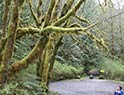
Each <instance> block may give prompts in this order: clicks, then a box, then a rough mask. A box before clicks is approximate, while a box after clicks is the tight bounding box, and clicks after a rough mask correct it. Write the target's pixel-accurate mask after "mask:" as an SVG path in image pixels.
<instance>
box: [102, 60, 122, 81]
mask: <svg viewBox="0 0 124 95" xmlns="http://www.w3.org/2000/svg"><path fill="white" fill-rule="evenodd" d="M100 65H101V69H104V70H105V72H107V73H108V74H107V73H106V77H107V78H109V79H113V80H120V81H123V80H124V64H123V63H122V61H120V60H116V59H108V58H105V59H104V61H103V63H101V64H100Z"/></svg>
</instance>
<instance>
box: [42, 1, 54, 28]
mask: <svg viewBox="0 0 124 95" xmlns="http://www.w3.org/2000/svg"><path fill="white" fill-rule="evenodd" d="M54 6H55V0H51V2H50V5H49V8H48V11H47V13H46V15H45V21H44V26H43V27H46V26H48V25H50V19H51V14H52V11H53V8H54Z"/></svg>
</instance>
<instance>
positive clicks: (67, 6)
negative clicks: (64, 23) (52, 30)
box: [59, 0, 74, 18]
mask: <svg viewBox="0 0 124 95" xmlns="http://www.w3.org/2000/svg"><path fill="white" fill-rule="evenodd" d="M73 3H74V0H67V2H66V3H65V4H64V6H63V8H62V12H61V15H60V17H59V18H61V17H63V16H64V15H65V14H66V13H67V12H68V11H69V10H70V9H71V7H72V5H73Z"/></svg>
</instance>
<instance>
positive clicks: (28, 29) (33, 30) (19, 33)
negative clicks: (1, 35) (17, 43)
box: [16, 27, 41, 38]
mask: <svg viewBox="0 0 124 95" xmlns="http://www.w3.org/2000/svg"><path fill="white" fill-rule="evenodd" d="M40 31H41V29H39V28H34V27H24V28H18V29H17V35H16V38H20V37H22V36H24V35H26V34H32V35H33V34H35V33H38V34H39V33H40Z"/></svg>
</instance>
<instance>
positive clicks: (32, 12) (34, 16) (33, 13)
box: [29, 0, 39, 26]
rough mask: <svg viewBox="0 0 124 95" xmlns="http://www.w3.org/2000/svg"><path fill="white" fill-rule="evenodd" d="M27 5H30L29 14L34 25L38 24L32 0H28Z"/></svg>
mask: <svg viewBox="0 0 124 95" xmlns="http://www.w3.org/2000/svg"><path fill="white" fill-rule="evenodd" d="M29 7H30V11H31V15H32V17H33V19H34V21H35V23H36V25H37V26H39V22H38V18H37V16H36V14H35V12H34V10H33V8H32V1H31V0H30V1H29Z"/></svg>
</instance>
